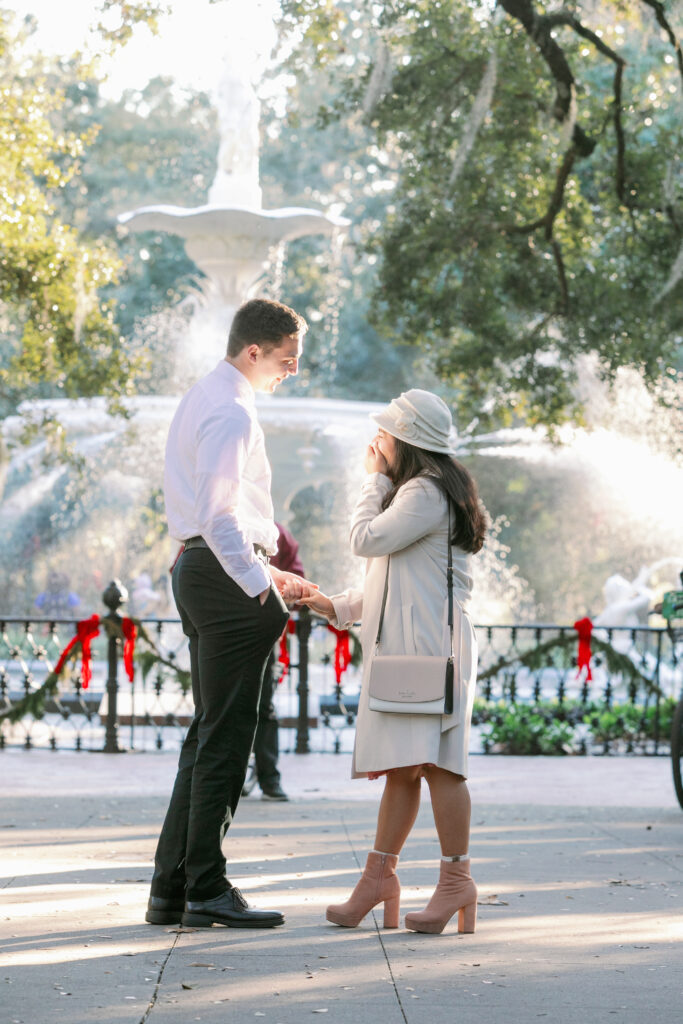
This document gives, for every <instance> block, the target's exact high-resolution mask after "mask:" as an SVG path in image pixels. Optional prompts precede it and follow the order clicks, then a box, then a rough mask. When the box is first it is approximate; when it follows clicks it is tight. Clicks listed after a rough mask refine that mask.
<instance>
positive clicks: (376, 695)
mask: <svg viewBox="0 0 683 1024" xmlns="http://www.w3.org/2000/svg"><path fill="white" fill-rule="evenodd" d="M447 543H448V569H447V572H446V586H447V590H448V628H449V632H450V638H451V644H450V652H451V653H450V655H430V654H380V653H379V645H380V635H381V633H382V625H383V623H384V610H385V608H386V603H387V594H388V592H389V563H390V560H391V555H389V556H388V558H387V574H386V578H385V580H384V594H383V596H382V608H381V611H380V615H379V624H378V626H377V639H376V640H375V650H374V654H373V657H372V663H371V665H370V674H369V680H368V702H369V706H370V710H371V711H388V712H392V713H394V714H402V715H450V714H452V713H453V683H454V671H453V665H454V656H455V652H454V650H453V558H452V553H451V503H450V501H449V502H448V537H447Z"/></svg>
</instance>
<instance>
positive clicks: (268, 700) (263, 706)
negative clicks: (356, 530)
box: [245, 523, 305, 800]
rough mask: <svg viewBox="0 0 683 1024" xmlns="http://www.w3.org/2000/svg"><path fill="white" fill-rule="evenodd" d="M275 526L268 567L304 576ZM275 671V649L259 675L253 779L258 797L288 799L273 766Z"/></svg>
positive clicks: (293, 547) (295, 549) (282, 529)
mask: <svg viewBox="0 0 683 1024" xmlns="http://www.w3.org/2000/svg"><path fill="white" fill-rule="evenodd" d="M275 526H276V527H277V530H278V539H277V552H276V553H275V554H274V555H273V557H272V558H271V560H270V564H271V566H275V567H276V568H278V569H281V570H283V571H285V572H293V573H294V574H295V575H296V576H304V575H305V573H304V567H303V565H302V564H301V559H300V557H299V545H298V544H297V542H296V540H295V539H294V537H293V536H292V534H291V533H290V531H289V530H288V529H287V527H286V526H282V524H281V523H276V524H275ZM275 672H276V661H275V652H274V651H271V652H270V655H269V657H268V662H267V664H266V671H265V674H264V676H263V687H262V689H261V700H260V702H259V711H258V725H257V727H256V736H255V738H254V761H255V764H256V778H257V779H258V784H259V786H260V787H261V794H262V796H261V799H262V800H288V799H289V797H288V796H287V794H286V793H285V791H284V789H283V788H282V784H281V781H280V770H279V768H278V766H277V762H278V758H279V756H280V744H279V736H278V730H279V726H278V720H277V715H276V713H275V705H274V704H273V693H274V692H275V686H276V677H275ZM245 792H246V790H245Z"/></svg>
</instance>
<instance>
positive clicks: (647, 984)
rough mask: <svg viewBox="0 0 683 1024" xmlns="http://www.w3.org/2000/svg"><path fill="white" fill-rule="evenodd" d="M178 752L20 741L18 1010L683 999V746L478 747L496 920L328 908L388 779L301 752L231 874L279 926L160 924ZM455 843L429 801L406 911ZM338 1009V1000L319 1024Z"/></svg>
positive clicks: (665, 1016) (7, 915) (6, 959)
mask: <svg viewBox="0 0 683 1024" xmlns="http://www.w3.org/2000/svg"><path fill="white" fill-rule="evenodd" d="M174 762H175V757H172V756H169V755H165V754H159V755H154V754H144V755H142V754H124V755H119V756H116V755H103V754H87V753H81V754H74V753H52V752H49V751H32V752H23V751H5V752H2V753H0V770H1V771H2V778H3V794H4V795H3V796H2V797H0V843H1V845H2V851H1V856H2V862H1V871H0V887H2V907H1V909H0V940H1V941H0V966H1V968H2V970H1V971H0V986H1V988H0V1021H1V1024H18V1022H21V1024H54V1022H58V1021H64V1022H65V1024H67V1022H68V1024H91V1022H93V1024H94V1022H98V1024H99V1022H102V1024H145V1022H149V1024H189V1022H193V1021H204V1022H206V1024H219V1022H220V1024H225V1022H226V1021H229V1022H232V1024H242V1022H255V1021H257V1020H259V1021H260V1020H262V1021H264V1024H268V1022H270V1024H299V1022H301V1021H307V1020H315V1019H324V1020H327V1021H329V1022H330V1024H333V1022H334V1024H342V1022H343V1024H370V1022H372V1024H446V1022H448V1024H451V1022H458V1024H475V1022H476V1024H484V1022H485V1024H511V1022H533V1021H536V1020H540V1019H542V1018H546V1019H548V1021H550V1022H553V1024H574V1022H579V1021H581V1022H582V1024H595V1022H601V1021H617V1022H622V1024H624V1022H627V1024H642V1021H643V1019H644V1018H645V1017H646V1016H647V1017H648V1018H650V1019H653V1020H654V1019H662V1020H664V1021H669V1020H678V1019H680V1017H681V1012H682V1010H683V952H682V950H683V944H682V942H681V940H682V939H683V811H681V809H680V808H679V807H678V804H677V802H676V799H675V796H674V793H673V786H672V783H671V778H670V764H669V762H668V760H667V759H666V758H629V759H627V758H622V759H616V758H615V759H608V758H605V759H603V758H588V759H586V758H583V759H582V758H575V759H572V758H566V759H561V758H558V759H552V758H540V759H526V758H505V757H483V756H482V757H474V758H473V759H472V761H471V776H472V780H471V790H472V795H473V803H474V813H473V835H472V845H471V849H472V853H473V857H474V874H475V877H476V879H477V882H478V884H479V890H480V895H479V903H480V906H479V921H478V926H477V931H476V933H475V934H474V935H462V936H461V935H458V933H457V931H456V930H455V927H454V924H453V923H452V924H451V925H449V926H448V928H447V930H446V931H445V932H444V934H443V935H441V936H430V935H416V934H414V933H412V932H407V931H404V930H403V929H402V928H399V929H398V930H396V931H385V930H383V929H381V928H380V927H378V924H381V916H379V915H378V916H377V919H375V917H374V915H370V916H368V917H367V918H366V919H365V921H364V922H363V923H362V924H361V926H360V927H359V928H357V929H353V930H346V929H341V928H336V927H334V926H333V925H329V924H327V923H326V922H325V920H324V908H325V906H326V905H327V904H328V903H329V902H333V901H338V900H340V899H343V898H344V896H345V894H347V893H348V891H349V890H350V888H351V887H352V885H353V884H354V882H355V880H356V878H357V876H358V870H359V863H360V862H361V861H362V860H363V859H364V855H365V851H366V850H367V849H368V847H369V846H370V845H371V843H372V837H373V832H374V819H375V814H376V809H377V801H378V797H379V794H380V792H381V785H382V784H381V783H375V784H371V783H367V782H364V781H358V782H351V781H350V780H349V779H348V772H349V758H348V756H346V755H340V756H338V757H335V756H334V755H307V756H299V757H297V756H296V755H287V756H285V757H284V758H283V759H282V768H283V780H284V783H285V785H286V788H287V789H288V790H289V791H290V794H291V796H292V801H291V802H290V803H288V804H272V803H264V802H262V801H261V800H260V799H258V797H257V795H256V794H254V795H252V796H251V797H250V798H249V799H247V800H244V801H243V802H242V803H241V805H240V809H239V812H238V815H237V818H236V820H235V822H234V824H233V826H232V828H231V830H230V839H229V841H228V843H226V851H228V854H229V858H230V861H231V865H232V867H231V877H232V879H233V880H234V881H235V882H236V883H237V884H238V885H240V886H241V887H242V888H243V889H244V891H245V892H246V893H247V894H248V896H249V898H250V899H251V900H252V901H253V902H254V903H255V904H256V905H261V906H275V907H278V908H280V909H283V910H284V911H285V913H286V915H287V923H286V925H285V927H284V928H282V929H277V930H275V931H272V932H271V931H267V932H261V931H254V930H250V931H237V930H230V929H222V928H213V929H210V930H196V931H189V930H188V931H181V930H178V929H174V928H155V927H152V926H149V925H145V924H144V923H143V914H144V907H145V902H146V898H147V890H148V884H149V878H150V874H151V860H152V856H153V851H154V845H155V841H156V837H157V834H158V831H159V827H160V824H161V819H162V816H163V813H164V810H165V806H166V800H167V797H168V794H169V791H170V783H171V780H172V777H173V774H174ZM437 860H438V848H437V844H436V841H435V837H434V832H433V826H432V822H431V811H430V807H429V802H428V798H427V796H426V794H425V800H424V801H423V808H422V810H421V813H420V817H419V818H418V822H417V825H416V828H415V831H414V833H413V835H412V836H411V838H410V840H409V842H408V845H407V847H406V850H405V851H404V856H403V857H402V859H401V866H400V875H401V880H402V883H403V896H402V912H405V911H406V910H408V909H411V908H416V907H419V906H421V905H423V904H424V902H425V898H426V896H427V895H428V894H429V892H430V889H431V887H432V886H433V884H434V881H435V877H436V871H437ZM313 1015H315V1016H313Z"/></svg>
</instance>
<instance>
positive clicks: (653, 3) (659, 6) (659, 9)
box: [642, 0, 683, 80]
mask: <svg viewBox="0 0 683 1024" xmlns="http://www.w3.org/2000/svg"><path fill="white" fill-rule="evenodd" d="M642 2H643V3H644V4H646V5H647V6H648V7H651V8H652V10H653V11H654V12H655V17H656V19H657V21H658V22H659V24H660V25H661V26H662V28H663V29H664V31H665V32H666V34H667V36H668V37H669V42H670V43H671V45H672V46H673V48H674V52H675V54H676V59H677V61H678V70H679V71H680V74H681V80H683V49H682V48H681V41H680V39H677V38H676V34H675V32H674V30H673V29H672V27H671V25H670V24H669V22H668V21H667V18H666V14H665V12H664V4H663V3H660V2H659V0H642Z"/></svg>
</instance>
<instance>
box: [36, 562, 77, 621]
mask: <svg viewBox="0 0 683 1024" xmlns="http://www.w3.org/2000/svg"><path fill="white" fill-rule="evenodd" d="M34 603H35V606H36V608H38V609H39V610H40V611H41V613H42V614H43V615H45V616H52V617H54V618H56V619H66V618H69V617H70V616H72V615H75V611H76V608H78V606H79V605H80V603H81V599H80V597H79V596H78V594H75V593H74V592H73V591H72V590H69V577H68V576H67V575H66V574H65V573H63V572H55V571H54V570H52V571H51V572H50V573H49V574H48V577H47V586H46V587H45V590H44V591H43V592H42V593H41V594H38V597H37V598H36V599H35V602H34Z"/></svg>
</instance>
